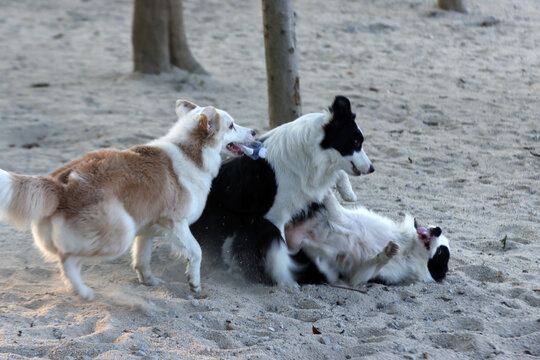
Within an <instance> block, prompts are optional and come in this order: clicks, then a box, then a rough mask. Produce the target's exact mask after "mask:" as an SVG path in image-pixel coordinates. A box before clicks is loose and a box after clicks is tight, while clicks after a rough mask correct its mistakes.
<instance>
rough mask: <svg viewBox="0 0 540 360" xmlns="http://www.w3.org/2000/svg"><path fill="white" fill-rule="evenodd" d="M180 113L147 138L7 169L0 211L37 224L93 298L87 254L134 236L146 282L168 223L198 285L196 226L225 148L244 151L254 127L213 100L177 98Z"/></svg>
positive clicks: (37, 233) (116, 249)
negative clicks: (62, 160) (50, 167)
mask: <svg viewBox="0 0 540 360" xmlns="http://www.w3.org/2000/svg"><path fill="white" fill-rule="evenodd" d="M176 113H177V115H178V117H179V119H178V121H177V122H176V124H175V125H174V126H173V127H172V129H171V130H170V131H169V132H168V133H167V135H165V136H164V137H162V138H160V139H157V140H154V141H151V142H150V143H148V144H146V145H140V146H135V147H132V148H129V149H127V150H113V149H108V150H98V151H94V152H90V153H88V154H86V155H84V156H83V157H81V158H79V159H76V160H73V161H71V162H70V163H68V164H66V165H64V166H62V167H60V168H58V169H57V170H55V171H53V172H52V173H51V174H50V175H49V176H30V175H17V174H13V173H9V172H6V171H4V170H0V217H3V218H6V219H7V220H9V221H11V222H12V223H14V224H15V225H17V226H18V227H20V228H23V229H24V228H28V227H31V229H32V234H33V236H34V240H35V243H36V245H37V246H38V247H39V248H40V249H41V251H42V252H43V254H44V256H45V258H46V259H48V260H58V261H59V263H60V265H61V270H62V275H63V276H64V278H65V281H66V283H67V284H69V285H71V286H72V287H73V289H74V290H75V291H76V293H77V294H78V295H80V296H81V297H82V298H84V299H86V300H92V299H93V297H94V294H93V291H92V290H91V289H90V288H89V287H87V286H86V285H85V284H84V283H83V282H82V280H81V275H80V269H81V260H82V259H84V258H86V257H92V256H100V257H116V256H119V255H121V254H122V253H124V252H125V251H126V250H127V249H128V248H129V247H130V246H131V245H132V244H133V243H134V246H133V267H134V268H135V271H136V272H137V275H138V277H139V281H140V282H142V283H144V284H147V285H156V284H158V283H159V282H160V280H159V279H157V278H155V277H154V276H153V275H152V272H151V270H150V256H151V251H152V237H153V236H154V235H156V234H158V233H160V234H161V233H163V229H165V230H166V233H167V234H169V235H170V239H171V242H172V244H173V246H174V247H175V248H176V249H178V251H179V252H180V254H182V255H183V256H185V257H186V258H187V262H188V264H187V269H186V273H187V276H188V281H189V285H190V288H191V289H192V290H193V291H196V292H198V291H200V289H201V283H200V264H201V257H202V254H201V248H200V246H199V244H198V242H197V240H196V239H195V238H194V237H193V235H192V234H191V231H190V229H189V225H190V224H191V223H193V222H194V221H195V220H197V219H198V218H199V216H200V215H201V213H202V211H203V209H204V206H205V203H206V198H207V196H208V193H209V191H210V185H211V183H212V179H213V178H214V177H215V176H216V175H217V174H218V171H219V167H220V164H221V156H220V153H221V151H222V150H224V149H227V150H228V151H229V152H231V153H233V154H234V155H240V154H242V151H241V150H240V148H239V147H238V146H237V144H240V143H249V142H252V141H253V140H254V139H253V136H254V134H255V132H254V131H253V130H250V129H248V128H244V127H241V126H238V125H235V124H234V120H233V118H232V117H231V116H230V115H229V114H227V113H226V112H225V111H223V110H219V109H215V108H213V107H205V108H202V107H199V106H197V105H195V104H193V103H190V102H188V101H182V100H178V101H177V102H176ZM134 239H135V240H134Z"/></svg>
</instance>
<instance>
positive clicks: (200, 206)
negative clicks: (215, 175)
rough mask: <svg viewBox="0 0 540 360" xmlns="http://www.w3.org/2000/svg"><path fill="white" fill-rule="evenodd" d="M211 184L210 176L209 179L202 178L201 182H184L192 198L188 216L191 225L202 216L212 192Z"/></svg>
mask: <svg viewBox="0 0 540 360" xmlns="http://www.w3.org/2000/svg"><path fill="white" fill-rule="evenodd" d="M211 183H212V179H211V177H210V176H207V178H205V177H203V178H200V179H199V181H196V182H192V181H184V182H183V184H182V185H184V186H185V188H186V190H187V191H188V192H189V194H190V198H191V201H190V204H189V210H188V216H187V220H188V222H189V224H192V223H194V222H195V221H197V219H198V218H199V217H200V216H201V214H202V212H203V210H204V206H205V205H206V200H207V198H208V193H209V192H210V185H211Z"/></svg>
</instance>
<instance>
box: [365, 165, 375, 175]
mask: <svg viewBox="0 0 540 360" xmlns="http://www.w3.org/2000/svg"><path fill="white" fill-rule="evenodd" d="M374 171H375V167H374V166H373V164H371V165H369V170H368V172H367V173H368V174H371V173H372V172H374Z"/></svg>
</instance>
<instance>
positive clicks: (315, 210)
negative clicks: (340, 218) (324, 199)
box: [290, 202, 326, 225]
mask: <svg viewBox="0 0 540 360" xmlns="http://www.w3.org/2000/svg"><path fill="white" fill-rule="evenodd" d="M323 212H325V213H326V207H325V206H324V204H322V203H315V202H314V203H311V204H310V205H309V206H308V208H307V209H306V210H302V211H300V212H299V213H296V214H294V216H293V217H292V219H291V221H290V223H291V224H293V225H294V224H298V223H301V222H303V221H306V220H308V219H311V218H312V217H314V216H316V215H318V214H320V213H323Z"/></svg>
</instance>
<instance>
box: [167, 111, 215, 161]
mask: <svg viewBox="0 0 540 360" xmlns="http://www.w3.org/2000/svg"><path fill="white" fill-rule="evenodd" d="M220 120H221V119H220V117H219V114H218V113H217V112H215V109H214V110H213V112H210V114H209V117H207V116H206V115H204V114H201V115H200V116H199V121H198V122H197V126H196V127H195V128H194V129H193V130H191V131H190V132H189V133H188V137H187V140H186V141H184V142H182V143H179V144H177V146H178V148H180V150H181V151H182V152H183V153H184V155H186V156H187V157H188V158H189V159H190V160H191V161H192V162H193V163H194V164H195V165H196V166H197V167H198V168H199V169H203V170H204V163H203V149H204V148H205V147H207V146H208V147H214V146H216V145H217V140H216V134H217V133H218V132H219V130H220V128H221V121H220Z"/></svg>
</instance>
